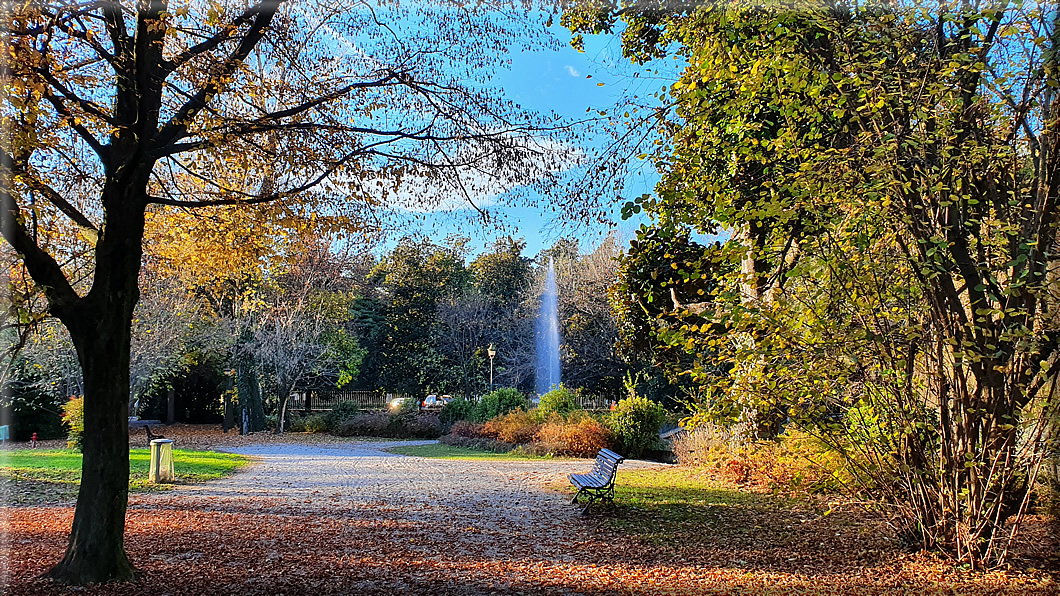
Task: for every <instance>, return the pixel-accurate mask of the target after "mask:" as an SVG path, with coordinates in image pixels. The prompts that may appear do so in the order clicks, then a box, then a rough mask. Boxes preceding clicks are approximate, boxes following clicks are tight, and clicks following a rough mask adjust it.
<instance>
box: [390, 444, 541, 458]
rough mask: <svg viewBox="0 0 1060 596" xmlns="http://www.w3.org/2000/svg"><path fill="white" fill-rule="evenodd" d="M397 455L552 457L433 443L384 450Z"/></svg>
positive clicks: (429, 456) (430, 456)
mask: <svg viewBox="0 0 1060 596" xmlns="http://www.w3.org/2000/svg"><path fill="white" fill-rule="evenodd" d="M386 451H387V452H389V453H396V454H398V455H411V456H414V457H427V458H433V459H457V460H505V461H528V460H543V459H552V458H551V457H550V456H544V455H529V454H526V453H522V452H520V451H518V450H516V451H512V452H509V453H494V452H492V451H478V450H476V449H468V448H467V447H455V446H453V445H443V444H441V443H434V444H431V445H407V446H399V447H391V448H390V449H387V450H386Z"/></svg>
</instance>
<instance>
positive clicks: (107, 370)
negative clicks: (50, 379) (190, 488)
mask: <svg viewBox="0 0 1060 596" xmlns="http://www.w3.org/2000/svg"><path fill="white" fill-rule="evenodd" d="M149 172H150V166H147V167H145V168H143V169H142V170H139V171H138V172H137V171H134V172H132V173H131V174H132V175H131V176H130V178H131V179H132V180H117V181H111V182H109V183H108V184H107V186H106V187H105V188H104V190H103V202H104V204H105V205H112V206H113V207H114V208H113V209H112V210H110V211H109V212H108V213H107V215H106V218H105V220H104V224H105V225H104V227H103V230H104V232H103V234H102V236H101V237H100V239H99V241H98V242H97V244H96V274H95V279H94V280H93V284H92V290H91V291H89V293H88V294H87V295H86V296H85V297H84V298H82V299H80V300H78V301H77V302H76V303H75V304H72V305H62V304H53V305H52V310H53V312H54V314H55V315H56V316H57V317H58V318H59V319H60V320H61V321H62V322H63V324H64V325H65V326H66V328H67V329H68V330H69V331H70V337H71V339H72V340H73V343H74V346H75V347H76V349H77V357H78V360H79V361H80V363H81V371H82V375H83V377H84V387H85V414H84V415H85V431H84V449H83V453H84V455H83V459H82V464H81V466H82V467H81V488H80V490H79V491H78V493H77V505H76V508H75V509H74V522H73V528H72V530H71V532H70V541H69V543H68V545H67V548H66V554H65V555H64V556H63V559H62V560H61V561H59V563H58V564H57V565H56V566H55V567H53V568H52V569H51V570H50V571H48V573H47V576H48V577H50V578H52V579H55V580H56V581H59V582H63V583H70V584H78V585H84V584H88V583H97V582H103V581H113V580H123V579H131V578H133V577H134V576H135V574H136V570H135V569H134V568H133V566H132V564H131V563H130V562H129V559H128V557H127V556H126V554H125V540H124V534H125V509H126V505H127V502H128V494H129V363H130V352H131V349H130V344H131V338H132V313H133V309H134V308H135V306H136V303H137V301H138V300H139V298H140V290H139V286H138V282H139V274H140V262H141V257H142V255H143V248H142V242H143V231H144V205H145V201H144V198H145V197H144V196H143V191H142V189H144V188H146V183H147V177H148V175H149ZM130 182H131V183H130ZM137 182H139V183H140V184H137ZM137 188H139V189H141V190H140V192H139V193H137V191H136V189H137ZM112 230H114V232H112Z"/></svg>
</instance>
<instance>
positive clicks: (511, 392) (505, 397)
mask: <svg viewBox="0 0 1060 596" xmlns="http://www.w3.org/2000/svg"><path fill="white" fill-rule="evenodd" d="M528 405H529V404H528V403H527V401H526V398H525V397H523V394H522V393H519V390H518V389H514V388H511V387H506V388H504V389H498V390H496V391H494V392H492V393H487V394H486V395H483V396H482V399H481V400H479V402H478V403H477V404H476V405H475V415H474V417H473V418H474V420H475V421H477V422H485V421H487V420H492V419H493V418H496V417H497V416H503V415H504V414H507V413H508V412H511V411H512V410H517V409H519V408H522V409H524V410H525V409H527V406H528Z"/></svg>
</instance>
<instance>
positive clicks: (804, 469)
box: [673, 423, 854, 496]
mask: <svg viewBox="0 0 1060 596" xmlns="http://www.w3.org/2000/svg"><path fill="white" fill-rule="evenodd" d="M751 434H753V428H744V429H735V430H734V429H730V428H724V427H719V426H716V425H714V424H711V423H704V424H701V425H700V426H697V427H696V428H695V429H692V430H690V431H689V432H688V433H687V434H685V435H684V436H682V437H680V438H678V439H676V440H675V441H674V443H673V449H674V454H675V455H676V456H677V459H678V462H680V463H681V464H682V465H689V466H695V467H697V468H700V469H702V470H704V471H706V472H707V473H708V474H711V473H712V474H714V475H716V477H717V478H718V479H719V480H724V481H727V482H731V483H733V484H739V485H742V486H743V487H744V488H749V489H753V490H762V491H765V490H769V491H783V492H785V493H789V494H791V495H793V496H801V495H802V494H805V493H821V492H833V491H837V490H839V489H840V488H841V485H843V484H853V481H854V479H853V477H852V476H851V475H850V470H849V467H848V466H847V465H846V464H844V462H843V460H842V458H841V457H840V455H839V454H838V453H837V452H835V451H834V450H833V449H831V448H829V447H828V446H826V445H824V444H823V443H822V442H821V441H820V440H818V439H816V438H814V437H812V436H810V435H808V434H806V433H804V432H801V431H788V432H786V433H784V434H782V435H780V436H779V437H777V439H776V440H771V441H757V442H756V441H753V440H752V439H751V438H750V436H751Z"/></svg>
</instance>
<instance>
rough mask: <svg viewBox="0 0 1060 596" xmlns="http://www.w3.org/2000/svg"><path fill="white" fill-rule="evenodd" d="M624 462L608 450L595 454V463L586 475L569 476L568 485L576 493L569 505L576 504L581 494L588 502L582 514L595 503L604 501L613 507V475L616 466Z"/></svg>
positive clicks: (616, 468) (615, 471) (615, 472)
mask: <svg viewBox="0 0 1060 596" xmlns="http://www.w3.org/2000/svg"><path fill="white" fill-rule="evenodd" d="M623 461H625V458H624V457H622V456H621V455H619V454H617V453H615V452H614V451H611V450H610V449H601V450H600V452H599V453H597V454H596V463H595V464H594V465H593V469H592V470H591V471H589V473H588V474H571V475H570V476H569V478H570V483H571V484H573V485H574V486H575V487H576V488H577V489H578V492H577V493H575V494H574V498H573V499H571V501H570V502H571V505H573V504H575V503H577V502H578V497H580V496H582V495H583V494H584V495H586V496H587V497H589V501H588V502H587V503H586V504H585V507H584V508H582V514H583V515H584V514H585V512H586V511H588V510H589V506H590V505H592V504H593V503H595V502H596V501H606V502H607V503H609V504H610V505H611V507H614V506H615V474H617V473H618V464H620V463H622V462H623Z"/></svg>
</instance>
